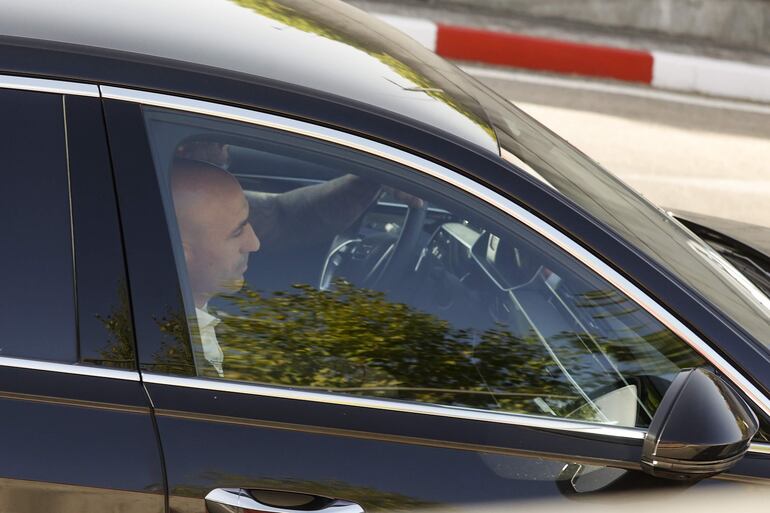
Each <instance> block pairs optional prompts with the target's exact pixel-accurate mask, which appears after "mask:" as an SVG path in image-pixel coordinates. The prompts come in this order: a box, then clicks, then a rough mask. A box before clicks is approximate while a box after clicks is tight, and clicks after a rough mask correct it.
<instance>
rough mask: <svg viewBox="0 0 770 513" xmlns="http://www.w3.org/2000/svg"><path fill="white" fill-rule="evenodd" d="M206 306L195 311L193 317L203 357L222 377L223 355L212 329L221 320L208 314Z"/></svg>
mask: <svg viewBox="0 0 770 513" xmlns="http://www.w3.org/2000/svg"><path fill="white" fill-rule="evenodd" d="M206 306H207V305H203V308H196V309H195V316H196V317H197V318H198V332H199V333H200V340H201V347H202V349H203V357H204V358H205V359H206V361H208V362H209V363H210V364H211V365H213V366H214V369H216V371H217V374H219V376H220V377H222V376H224V371H223V369H222V362H223V360H224V354H223V353H222V348H221V347H219V342H218V341H217V334H216V332H215V331H214V328H215V327H216V326H217V324H219V323H220V322H222V320H221V319H219V318H218V317H215V316H213V315H211V314H210V313H208V311H207V310H206Z"/></svg>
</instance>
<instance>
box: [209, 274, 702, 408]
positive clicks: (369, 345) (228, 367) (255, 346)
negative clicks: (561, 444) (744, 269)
mask: <svg viewBox="0 0 770 513" xmlns="http://www.w3.org/2000/svg"><path fill="white" fill-rule="evenodd" d="M597 298H600V300H599V302H598V303H597ZM223 299H224V300H225V301H226V302H227V303H228V304H229V307H231V308H228V310H231V313H230V314H229V315H226V314H222V313H221V312H220V315H221V317H222V319H223V322H222V325H221V328H222V329H221V330H218V333H219V340H220V343H221V344H222V345H223V349H224V351H225V376H226V377H227V378H229V379H236V380H245V381H251V382H258V383H266V384H273V385H285V386H292V387H307V388H313V389H318V390H324V391H334V392H342V393H353V394H363V395H367V396H379V397H392V398H398V399H403V400H412V401H419V402H427V403H435V404H444V405H457V406H467V407H474V408H483V409H493V410H504V411H510V412H519V413H531V414H539V415H543V414H546V415H556V416H560V417H571V418H581V419H584V420H603V419H602V418H601V415H600V414H599V412H597V411H596V410H595V408H592V407H586V408H584V406H585V405H586V404H589V406H590V399H589V396H590V395H591V394H592V393H593V392H597V391H598V392H602V389H603V388H609V389H612V388H619V387H620V386H623V385H624V384H627V383H626V379H625V376H633V377H637V376H636V375H639V374H645V375H646V374H652V375H660V374H662V373H663V372H664V371H665V372H668V371H670V370H672V369H673V370H674V371H675V370H676V368H677V366H676V365H674V364H673V363H671V362H670V360H669V359H668V358H666V356H667V355H668V354H669V353H673V354H674V355H679V357H680V359H679V360H678V361H677V362H676V363H677V364H689V365H688V366H695V365H699V364H700V363H701V362H700V359H699V358H698V357H697V356H693V354H692V352H691V351H688V350H687V348H686V346H685V350H684V351H682V350H681V347H682V346H683V345H684V344H682V342H681V341H680V340H679V339H677V338H676V337H674V336H673V335H672V334H671V333H670V332H668V331H667V330H665V328H661V329H660V330H659V331H653V332H651V333H648V334H645V335H643V336H641V335H638V334H636V333H632V331H630V330H629V331H627V333H624V334H625V335H627V337H624V336H623V335H624V334H621V336H620V337H618V338H613V339H612V340H610V339H607V338H600V337H595V336H594V337H593V338H592V341H594V342H596V343H598V344H600V345H601V347H591V346H590V345H589V344H588V342H587V340H586V339H587V337H589V334H587V333H584V332H577V331H572V332H570V331H563V332H561V333H559V334H558V335H556V336H554V337H551V339H550V340H548V341H546V342H547V344H548V345H549V346H550V347H551V350H552V351H553V353H551V352H549V351H548V350H547V349H546V344H544V343H543V342H544V341H543V340H542V338H541V336H540V335H539V334H538V333H536V332H535V331H534V330H531V329H530V330H516V329H513V328H511V327H510V326H505V325H504V324H500V323H498V324H497V325H496V326H494V327H491V328H488V329H486V330H483V331H477V330H472V329H460V328H456V327H453V326H452V325H451V324H450V323H449V322H447V321H445V320H442V319H440V318H438V317H436V316H434V315H432V314H428V313H425V312H420V311H418V310H415V309H413V308H411V307H410V306H408V305H405V304H402V303H392V302H389V301H388V300H387V299H386V297H385V295H384V294H383V293H380V292H376V291H371V290H366V289H360V288H356V287H354V286H352V285H351V284H349V283H347V282H344V281H338V282H337V283H336V287H335V288H334V289H332V290H327V291H319V290H317V289H315V288H314V287H311V286H309V285H295V286H294V288H293V290H292V291H291V292H283V293H281V292H279V293H276V294H274V295H272V296H266V295H263V294H261V293H260V292H258V291H254V290H249V289H244V290H242V291H240V292H238V293H235V294H231V295H228V296H225V297H224V298H223ZM609 304H611V305H612V306H613V307H616V308H619V309H623V310H625V311H626V314H629V315H630V314H632V313H633V310H634V309H633V308H631V307H630V306H629V305H631V304H632V303H630V302H629V301H628V300H627V298H625V297H623V296H622V295H619V294H613V293H610V292H605V291H592V292H589V293H586V294H584V295H583V297H582V300H581V302H579V308H585V309H587V310H589V311H592V310H593V311H594V312H595V311H596V308H597V305H598V306H601V310H602V311H606V308H607V306H608V305H609ZM592 343H593V342H592ZM556 346H558V347H557V349H554V347H556ZM645 348H647V349H645ZM657 351H661V353H662V354H657V356H655V355H654V354H653V353H657ZM647 353H649V354H647ZM554 355H556V358H557V359H558V362H557V359H555V358H554ZM639 355H641V356H643V357H645V355H646V358H647V360H648V361H647V362H643V363H642V364H641V365H640V364H638V362H636V359H637V358H638V357H639ZM664 355H666V356H664ZM600 357H601V358H605V359H607V360H608V361H609V362H612V363H613V364H615V365H618V370H620V369H621V368H622V372H621V373H620V374H618V372H617V371H613V369H612V368H608V366H607V365H598V364H596V361H597V359H598V358H600ZM661 361H662V362H665V365H663V364H661V363H658V362H661ZM656 365H657V367H656ZM661 365H662V367H661ZM564 369H567V370H568V372H569V375H567V374H566V373H565V372H564ZM656 372H659V374H655V373H656ZM575 383H578V384H579V385H580V386H579V387H576V386H575ZM645 394H646V392H645ZM645 394H642V395H645ZM658 395H659V394H657V393H656V394H653V396H650V397H647V396H646V395H645V397H643V398H642V399H643V400H646V401H647V402H648V403H649V404H648V405H646V407H647V408H651V409H652V410H654V408H655V407H656V406H657V401H658V400H659V398H658V397H657V396H658ZM648 421H649V419H642V420H640V422H643V423H646V422H648Z"/></svg>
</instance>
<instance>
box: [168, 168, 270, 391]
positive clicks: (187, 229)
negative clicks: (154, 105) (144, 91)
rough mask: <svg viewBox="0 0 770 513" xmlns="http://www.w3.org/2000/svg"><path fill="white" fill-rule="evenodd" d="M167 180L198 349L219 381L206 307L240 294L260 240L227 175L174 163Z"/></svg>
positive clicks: (212, 320)
mask: <svg viewBox="0 0 770 513" xmlns="http://www.w3.org/2000/svg"><path fill="white" fill-rule="evenodd" d="M170 178H171V193H172V196H173V200H174V210H175V212H176V218H177V223H178V225H179V233H180V236H181V239H182V249H183V251H184V259H185V263H186V265H187V275H188V279H189V283H190V288H191V289H192V295H193V300H194V301H195V313H196V317H197V320H198V331H199V334H200V350H202V352H203V358H204V359H205V360H206V361H207V362H208V363H209V364H211V366H212V367H213V368H214V371H215V372H216V375H217V376H220V377H222V376H224V369H223V360H224V355H223V353H222V349H221V348H220V346H219V342H218V341H217V338H216V333H215V331H214V329H215V328H216V325H217V324H219V319H218V318H216V317H214V316H213V315H211V314H210V313H209V312H208V309H207V307H208V302H209V300H210V299H211V298H212V297H213V296H215V295H217V294H221V293H223V292H237V291H238V290H240V289H241V287H242V286H243V273H244V272H246V269H247V267H248V263H249V255H250V254H251V253H252V252H254V251H257V250H258V249H259V239H258V238H257V236H256V234H255V233H254V229H253V228H252V226H251V224H250V223H249V203H248V201H247V200H246V196H245V195H244V193H243V189H242V188H241V186H240V184H239V183H238V180H236V179H235V177H233V176H232V175H231V174H230V173H228V172H227V171H224V170H222V169H220V168H218V167H216V166H213V165H211V164H206V163H203V162H195V161H182V160H179V161H176V162H175V164H174V166H173V167H172V172H171V177H170ZM196 349H198V348H196ZM197 352H198V351H196V353H197ZM198 359H200V358H198ZM201 364H202V362H198V367H201ZM202 373H203V374H207V372H202Z"/></svg>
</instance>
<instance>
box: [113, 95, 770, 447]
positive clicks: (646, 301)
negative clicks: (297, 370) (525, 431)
mask: <svg viewBox="0 0 770 513" xmlns="http://www.w3.org/2000/svg"><path fill="white" fill-rule="evenodd" d="M100 90H101V95H102V98H103V99H104V101H105V103H106V104H107V105H109V104H114V105H121V104H123V105H126V106H128V105H133V106H135V110H136V117H137V123H135V124H137V126H138V121H143V119H141V115H140V107H141V106H142V105H147V106H153V107H161V108H169V109H173V110H180V111H184V112H188V113H195V114H201V115H210V116H213V117H217V118H223V119H229V120H234V121H240V122H245V123H250V124H257V125H261V126H265V127H269V128H273V129H277V130H286V131H289V132H293V133H296V134H300V135H305V136H309V137H313V138H317V139H321V140H325V141H327V142H332V143H335V144H340V145H342V146H346V147H348V148H352V149H355V150H359V151H363V152H366V153H369V154H372V155H376V156H378V157H381V158H385V159H388V160H391V161H393V162H396V163H399V164H401V165H403V166H406V167H408V168H410V169H412V170H415V171H417V172H421V173H425V174H427V175H429V176H433V177H435V178H438V179H440V180H441V181H443V182H446V183H448V184H449V185H451V186H453V187H456V188H458V189H461V190H463V191H465V192H466V193H469V194H471V195H473V196H476V197H477V198H479V199H481V200H482V201H484V202H486V203H487V204H489V205H491V206H493V207H495V208H497V209H498V210H500V211H502V212H503V213H506V214H507V215H509V216H510V217H512V218H514V219H516V220H517V221H518V222H521V223H523V224H524V225H525V226H528V227H529V228H531V229H534V230H535V231H536V232H537V233H539V234H540V235H541V236H545V237H546V238H547V239H549V240H550V241H551V242H553V243H555V244H557V246H559V247H561V248H562V249H563V250H565V251H567V253H568V254H570V255H572V256H573V257H575V258H577V259H578V260H579V261H581V262H582V263H583V264H584V265H586V266H588V267H589V268H590V269H591V270H592V271H593V272H597V273H598V274H600V276H602V277H603V278H604V279H605V280H607V281H609V282H610V283H611V284H613V285H614V286H616V287H617V288H619V289H620V290H622V291H623V292H625V293H626V294H628V295H629V297H630V298H631V299H632V300H634V301H635V302H636V303H637V304H639V305H640V306H641V307H642V308H644V310H646V311H648V312H650V313H651V314H652V315H653V317H655V318H656V319H658V320H659V321H660V322H661V323H662V324H663V325H664V326H666V327H668V328H669V329H672V331H673V332H674V333H676V334H678V335H680V336H681V337H682V338H683V340H685V342H686V343H688V345H690V346H691V347H693V349H695V350H696V352H698V353H699V354H701V355H702V356H704V358H705V359H706V360H708V361H709V362H710V363H711V364H712V365H714V367H715V368H717V369H718V370H719V371H721V372H722V373H723V374H724V375H725V376H727V378H728V380H729V381H731V382H732V383H733V385H734V386H735V387H736V388H738V389H740V390H741V391H742V392H743V394H744V395H745V396H747V397H748V398H749V401H750V403H752V404H753V405H754V406H755V407H756V408H757V409H758V410H760V411H761V412H763V413H768V414H770V402H768V400H767V398H765V397H764V395H763V394H762V392H760V391H759V389H757V388H756V387H755V386H754V385H753V384H752V383H751V382H750V381H749V380H748V379H746V378H745V377H744V376H743V375H742V374H741V373H740V372H739V371H738V370H737V369H736V368H735V367H733V365H732V364H731V363H730V362H728V361H727V360H725V359H724V358H723V357H722V356H721V355H720V354H719V353H718V352H717V351H716V350H715V349H713V348H712V347H711V346H710V345H708V344H707V343H706V342H705V341H704V340H702V339H701V338H700V337H699V336H698V335H697V334H696V333H695V332H694V331H693V330H691V329H690V328H689V327H688V326H687V325H685V324H684V323H683V322H681V321H680V320H679V319H678V318H677V317H676V316H675V315H674V314H672V313H671V312H669V311H668V310H667V309H665V308H664V307H663V306H661V305H660V304H659V303H658V302H657V301H655V300H654V299H653V298H652V297H650V296H649V295H647V294H646V293H645V292H644V291H643V290H641V289H640V288H638V287H637V286H636V285H634V284H633V283H631V282H630V281H629V280H628V279H626V278H625V277H624V276H623V275H622V274H620V273H619V272H618V271H616V270H615V269H613V268H612V267H610V266H609V265H608V264H607V263H605V262H604V260H602V259H601V258H600V257H599V256H597V255H596V254H595V253H594V252H592V251H591V250H589V249H587V248H586V247H584V246H583V245H581V244H580V243H578V242H576V241H575V240H574V239H573V238H571V237H569V236H568V235H567V234H565V233H564V232H562V231H560V230H559V229H558V228H556V227H555V226H554V225H553V224H551V223H549V222H547V221H545V220H543V219H542V218H540V217H538V216H537V215H535V214H533V213H531V212H530V211H528V210H527V209H525V208H524V207H522V206H521V205H519V204H517V203H516V202H514V201H513V200H511V199H509V198H507V197H505V196H503V195H501V194H500V193H497V192H495V191H494V190H492V189H491V188H489V187H487V186H485V185H483V184H482V183H480V182H477V181H475V180H473V179H471V178H468V176H466V175H464V174H461V173H460V172H457V171H455V170H452V169H451V168H449V167H448V166H443V165H441V164H438V163H436V162H433V161H430V160H427V159H425V158H422V157H420V156H417V155H414V154H411V153H408V152H406V151H404V150H402V149H398V148H395V147H392V146H389V145H387V144H383V143H380V142H376V141H373V140H370V139H367V138H364V137H361V136H358V135H353V134H350V133H347V132H344V131H341V130H336V129H334V128H330V127H328V126H321V125H317V124H313V123H308V122H305V121H299V120H296V119H292V118H287V117H282V116H278V115H274V114H269V113H265V112H261V111H257V110H254V109H249V108H241V107H236V106H231V105H225V104H221V103H216V102H210V101H203V100H197V99H191V98H186V97H183V96H176V95H169V94H161V93H153V92H147V91H142V90H137V89H130V88H122V87H115V86H104V85H102V86H100ZM126 108H128V107H126ZM108 110H109V109H108ZM110 124H111V122H110V120H109V113H108V126H109V125H110ZM135 129H136V130H139V129H138V128H136V127H135ZM141 131H142V134H141V136H140V135H139V134H134V137H135V138H139V139H142V140H143V141H144V144H146V145H147V147H146V150H147V153H148V155H149V152H150V150H149V144H148V142H147V134H146V127H145V126H144V125H143V123H142V128H141ZM153 173H154V169H153ZM156 180H157V178H156ZM157 200H158V201H159V200H160V197H158V198H157ZM170 251H171V250H169V252H170ZM672 327H673V328H672ZM682 334H683V335H684V336H682ZM138 338H140V340H139V341H138V343H139V346H140V347H139V351H140V352H141V345H142V342H141V337H139V336H138ZM141 373H142V377H143V380H144V381H145V382H146V383H148V385H157V386H160V387H172V388H176V387H183V388H187V389H190V390H194V389H197V390H201V391H202V390H207V391H212V392H216V391H221V392H230V393H234V394H245V395H248V396H260V397H265V398H276V399H290V400H299V401H307V402H311V403H316V404H319V405H320V404H333V405H340V406H352V407H356V408H367V409H373V410H388V411H394V412H403V413H416V414H424V415H431V416H439V417H445V418H455V419H468V420H475V421H482V422H489V423H496V424H508V425H516V426H521V427H530V428H531V427H534V428H538V429H545V430H548V431H556V432H559V431H561V432H571V433H582V434H584V435H588V434H590V435H595V436H597V437H600V438H604V437H610V438H612V439H617V440H619V441H620V440H625V441H626V442H631V441H639V440H642V439H643V438H644V436H645V433H646V431H645V430H644V429H642V428H626V427H616V426H607V425H602V424H595V423H590V422H582V421H575V420H567V419H554V418H547V417H538V416H533V415H525V414H516V413H503V412H488V411H482V410H474V409H469V408H458V407H452V406H440V405H429V404H418V403H414V404H411V403H400V402H395V401H387V400H378V399H372V398H364V397H346V396H342V395H340V394H334V393H324V392H305V391H296V390H291V389H284V388H280V387H272V386H263V385H257V384H250V383H233V382H227V381H221V380H209V379H205V378H199V377H185V376H175V375H174V376H172V375H168V374H163V373H158V372H152V371H148V370H141ZM764 445H765V444H756V443H755V444H752V448H756V452H763V451H767V452H768V453H770V445H768V446H767V447H764Z"/></svg>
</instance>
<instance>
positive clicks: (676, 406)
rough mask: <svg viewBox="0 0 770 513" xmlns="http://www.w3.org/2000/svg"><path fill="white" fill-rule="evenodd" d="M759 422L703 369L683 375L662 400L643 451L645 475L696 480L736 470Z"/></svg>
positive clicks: (721, 381)
mask: <svg viewBox="0 0 770 513" xmlns="http://www.w3.org/2000/svg"><path fill="white" fill-rule="evenodd" d="M758 430H759V421H758V420H757V417H756V415H755V414H754V412H753V411H751V409H750V408H749V406H748V405H747V404H746V402H745V401H744V400H743V399H742V398H741V397H740V396H739V395H738V394H737V393H736V392H735V391H734V390H733V389H732V388H731V387H730V385H728V384H727V383H726V382H725V381H724V380H722V378H720V377H719V376H717V375H716V374H714V373H713V372H710V371H708V370H705V369H687V370H684V371H682V372H680V373H679V374H678V375H677V377H676V378H675V379H674V381H673V382H672V383H671V386H670V387H669V388H668V390H667V391H666V393H665V395H664V396H663V400H662V401H661V403H660V406H659V407H658V409H657V411H656V412H655V415H654V416H653V418H652V422H651V423H650V428H649V430H648V431H647V436H646V437H645V440H644V444H643V446H642V470H644V471H645V472H647V473H648V474H652V475H654V476H657V477H664V478H668V479H679V480H698V479H703V478H706V477H709V476H713V475H715V474H718V473H720V472H724V471H725V470H727V469H729V468H731V467H732V466H733V465H735V464H736V463H737V462H738V461H739V460H740V459H741V458H742V457H743V455H744V454H745V453H746V451H747V450H748V449H749V444H750V443H751V439H752V438H753V437H754V435H755V434H756V433H757V431H758Z"/></svg>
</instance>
